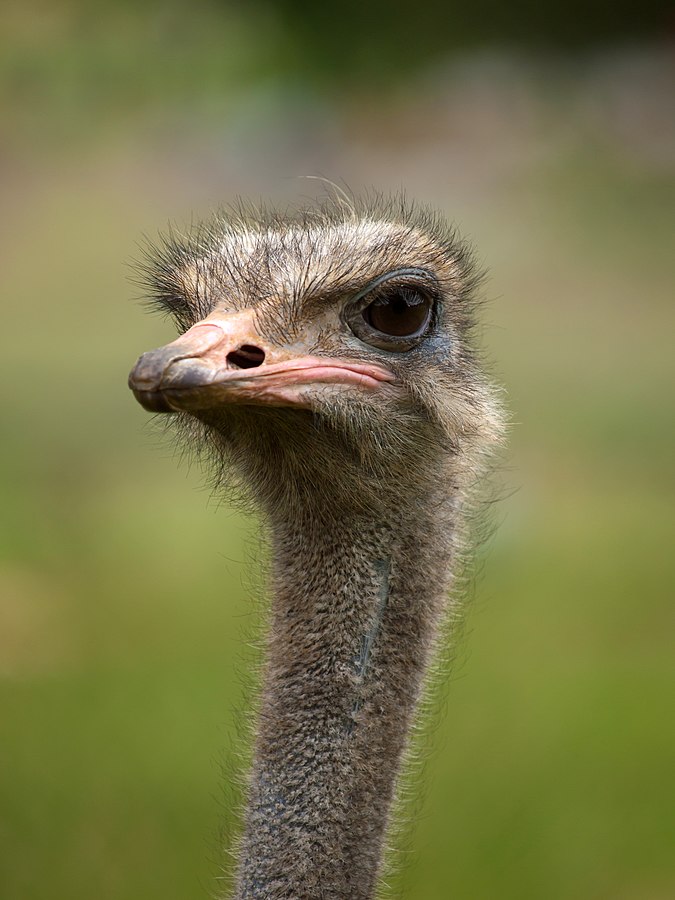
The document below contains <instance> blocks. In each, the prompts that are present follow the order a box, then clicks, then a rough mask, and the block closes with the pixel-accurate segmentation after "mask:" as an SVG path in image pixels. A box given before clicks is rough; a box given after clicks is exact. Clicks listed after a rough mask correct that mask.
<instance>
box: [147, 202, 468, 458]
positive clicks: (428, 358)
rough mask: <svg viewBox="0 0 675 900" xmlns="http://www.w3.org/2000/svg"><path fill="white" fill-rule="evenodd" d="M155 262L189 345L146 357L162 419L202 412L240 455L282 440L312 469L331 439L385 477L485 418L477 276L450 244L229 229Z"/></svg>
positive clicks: (372, 228) (152, 399) (392, 229)
mask: <svg viewBox="0 0 675 900" xmlns="http://www.w3.org/2000/svg"><path fill="white" fill-rule="evenodd" d="M151 262H152V263H153V269H152V272H151V274H150V278H149V280H150V281H151V283H152V284H153V287H154V292H155V295H156V297H157V298H158V299H159V301H160V302H161V303H162V305H163V306H164V307H168V308H169V309H170V310H171V311H172V313H173V314H174V316H175V318H176V319H177V321H178V324H179V327H181V329H182V330H183V333H182V334H181V335H180V337H179V338H178V339H177V340H175V341H173V342H172V343H170V344H168V345H166V346H165V347H162V348H160V349H157V350H152V351H150V352H148V353H145V354H143V356H141V357H140V359H139V360H138V362H137V363H136V366H135V367H134V369H133V371H132V372H131V375H130V378H129V384H130V387H131V388H132V390H133V392H134V394H135V396H136V398H137V399H138V401H139V402H140V403H141V404H142V405H143V406H144V407H145V408H146V409H148V410H149V411H152V412H167V413H171V412H179V413H187V414H188V415H189V416H192V417H195V418H196V419H199V420H201V421H202V422H204V423H206V424H207V425H208V426H209V427H210V428H211V429H212V430H215V431H216V432H217V434H218V435H219V438H220V440H221V441H222V442H223V443H224V444H228V443H230V444H232V443H233V442H234V443H235V444H237V443H238V444H239V446H236V447H235V448H234V449H235V451H240V452H241V451H244V452H245V451H246V450H248V449H250V448H251V447H254V446H258V447H261V446H262V445H263V443H264V442H262V443H261V434H262V433H263V432H265V431H267V430H269V429H272V430H275V429H276V431H277V432H279V430H281V431H283V433H284V435H285V440H286V444H287V445H288V444H291V445H293V452H294V453H295V454H297V453H298V452H300V453H302V452H304V453H306V454H307V455H310V456H311V453H312V445H313V442H315V441H317V440H319V442H323V444H325V435H326V429H330V430H332V432H333V433H334V434H338V436H339V438H340V441H341V443H342V445H343V446H344V447H347V446H350V445H351V447H352V450H353V451H354V452H356V453H357V455H360V456H361V457H362V458H363V457H364V455H365V456H367V457H369V458H370V459H371V461H372V460H373V454H375V455H377V454H380V455H381V459H380V460H379V465H377V464H376V468H380V467H381V465H382V464H386V465H387V466H391V465H392V464H394V465H395V464H396V460H397V459H398V460H399V462H400V463H401V464H402V465H405V461H404V459H403V457H404V456H405V455H406V454H407V453H408V452H409V451H412V448H413V445H414V444H415V443H416V444H417V452H419V446H420V444H424V443H425V441H426V443H427V444H428V443H430V442H433V441H434V440H436V441H438V440H441V439H442V440H445V441H446V442H449V443H450V444H457V442H458V441H459V440H460V439H461V436H462V434H463V433H469V432H472V431H475V429H476V427H477V426H476V423H477V421H478V420H479V419H480V418H481V417H482V416H483V413H484V411H485V410H484V408H483V405H482V404H483V401H484V395H483V394H482V390H481V388H482V386H481V384H480V381H479V379H478V378H477V376H476V375H475V372H474V369H473V362H472V358H471V353H470V351H469V350H468V347H467V345H466V330H467V327H468V321H469V313H468V310H467V308H466V307H467V293H468V285H467V280H468V278H469V274H468V272H467V266H466V259H465V256H464V254H463V252H462V250H461V247H458V246H457V245H455V244H452V243H451V242H450V243H449V242H447V241H445V242H444V241H441V240H439V239H438V237H435V236H434V235H433V234H429V233H427V232H425V231H423V230H421V229H420V228H417V227H412V226H410V225H407V224H400V223H391V222H385V221H374V220H371V219H369V218H365V219H362V220H357V221H353V220H350V221H345V222H337V223H332V224H330V225H319V224H315V225H312V224H309V225H307V224H305V225H287V226H284V225H280V224H277V226H276V227H268V228H259V229H257V230H250V229H246V228H242V227H237V228H233V227H227V226H221V228H220V230H219V229H218V228H216V227H213V228H212V229H211V230H210V231H209V232H208V240H206V239H204V237H203V236H202V238H201V240H198V241H193V242H192V243H191V244H182V245H178V244H176V243H168V244H167V247H166V249H165V251H164V252H163V253H162V254H160V255H159V256H158V257H157V258H156V259H154V260H151ZM242 444H243V445H248V446H242ZM413 452H414V451H413Z"/></svg>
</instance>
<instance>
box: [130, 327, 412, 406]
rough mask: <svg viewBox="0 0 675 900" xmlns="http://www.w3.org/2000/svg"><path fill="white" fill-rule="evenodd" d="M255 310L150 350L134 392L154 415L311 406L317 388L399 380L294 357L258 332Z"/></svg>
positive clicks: (364, 368)
mask: <svg viewBox="0 0 675 900" xmlns="http://www.w3.org/2000/svg"><path fill="white" fill-rule="evenodd" d="M253 317H254V314H253V312H252V311H251V310H244V311H243V312H239V313H224V312H219V311H216V312H215V313H212V314H211V315H210V316H207V318H206V319H204V320H203V321H201V322H198V323H197V324H196V325H193V326H192V328H190V329H189V330H188V331H186V332H185V334H183V335H181V336H180V337H179V338H178V339H177V340H175V341H172V342H171V343H170V344H167V345H166V346H165V347H160V348H159V349H157V350H150V351H149V352H148V353H144V354H143V355H142V356H141V357H140V358H139V360H138V362H137V363H136V365H135V366H134V368H133V369H132V371H131V374H130V375H129V387H130V388H131V390H132V391H133V392H134V395H135V397H136V399H137V400H138V402H139V403H140V404H141V406H143V407H144V408H145V409H147V410H149V411H150V412H175V411H177V410H184V411H186V412H196V411H198V410H202V409H211V408H213V407H218V406H225V405H228V404H230V403H244V404H269V405H272V406H297V407H306V408H311V396H312V394H313V393H315V391H316V388H317V386H320V385H326V384H336V385H345V386H352V387H358V388H361V389H363V390H370V391H372V390H377V389H378V388H381V386H382V384H383V382H392V381H394V380H395V379H394V376H393V374H392V373H391V372H389V371H388V370H387V369H385V368H383V367H382V366H379V365H377V364H375V363H363V362H357V361H354V362H351V361H348V360H341V359H332V358H330V357H318V356H294V355H293V354H292V353H291V351H290V350H288V349H283V348H279V347H273V346H272V345H271V344H269V342H267V341H265V340H263V338H262V337H261V336H260V335H259V334H258V333H257V331H256V329H255V325H254V318H253Z"/></svg>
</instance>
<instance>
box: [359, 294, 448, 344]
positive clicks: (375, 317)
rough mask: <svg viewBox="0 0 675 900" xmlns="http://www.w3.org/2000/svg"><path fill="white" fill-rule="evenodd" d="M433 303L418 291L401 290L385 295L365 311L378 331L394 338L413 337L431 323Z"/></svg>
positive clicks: (365, 315) (371, 324)
mask: <svg viewBox="0 0 675 900" xmlns="http://www.w3.org/2000/svg"><path fill="white" fill-rule="evenodd" d="M430 314H431V301H430V300H429V299H428V298H427V297H425V296H424V295H422V294H420V293H418V292H417V291H412V290H406V289H399V290H396V291H392V292H391V293H387V294H384V295H383V296H381V297H378V298H377V299H376V300H374V301H373V302H372V303H371V304H370V305H369V306H367V307H366V308H365V309H364V310H363V317H364V319H365V320H366V322H367V323H368V325H370V327H371V328H374V329H375V330H376V331H379V332H380V333H381V334H388V335H391V336H392V337H412V336H413V335H416V334H418V332H420V331H421V330H422V329H423V328H424V326H425V325H426V324H427V322H428V321H429V316H430Z"/></svg>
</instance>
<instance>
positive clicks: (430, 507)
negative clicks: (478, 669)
mask: <svg viewBox="0 0 675 900" xmlns="http://www.w3.org/2000/svg"><path fill="white" fill-rule="evenodd" d="M429 493H430V495H431V493H432V491H431V490H430V492H429ZM434 493H435V492H434ZM418 499H419V500H420V502H418V503H416V504H415V513H414V514H413V515H411V514H410V512H409V511H408V512H407V513H406V515H405V516H403V515H401V513H400V512H398V513H397V514H394V515H389V516H388V517H385V516H381V515H377V516H376V515H373V516H372V517H369V516H362V517H361V518H359V519H355V518H349V517H347V516H344V517H340V516H339V515H335V516H329V517H328V518H326V515H325V511H323V512H321V513H319V512H317V513H315V514H312V513H311V512H308V511H306V510H305V511H304V512H303V513H302V515H301V517H300V518H299V519H296V520H295V521H290V522H289V521H281V520H280V521H278V522H275V521H273V522H272V523H271V524H272V544H273V553H274V576H273V580H274V596H273V603H272V612H271V621H270V627H269V636H268V646H267V657H266V667H265V674H264V681H263V692H262V697H261V703H260V716H259V721H258V726H257V737H256V743H255V750H254V761H253V768H252V772H251V780H250V784H249V795H248V803H247V810H246V816H245V823H244V834H243V838H242V842H241V846H240V862H239V871H238V875H237V882H236V891H235V897H236V898H237V900H244V898H246V900H249V898H265V900H277V898H303V900H314V898H322V900H325V898H331V900H348V898H350V900H367V898H371V897H372V896H373V895H374V892H375V887H376V880H377V876H378V873H379V871H380V867H381V861H382V856H383V848H384V839H385V834H386V828H387V825H388V822H389V817H390V812H391V807H392V802H393V799H394V792H395V788H396V781H397V776H398V773H399V770H400V766H401V760H402V756H403V753H404V750H405V748H406V744H407V739H408V733H409V731H410V726H411V724H412V720H413V718H414V715H415V710H416V707H417V702H418V699H419V696H420V693H421V690H422V683H423V678H424V674H425V672H426V668H427V664H428V662H429V658H430V656H431V653H432V651H433V648H434V643H435V636H436V632H437V628H438V621H439V618H440V615H441V613H442V610H443V606H444V603H445V597H446V595H447V591H448V586H449V581H450V566H451V563H452V561H453V560H452V555H453V543H454V539H455V523H454V521H453V512H452V507H453V505H454V502H453V499H452V498H451V497H448V496H444V497H441V498H439V497H438V496H429V497H427V498H418ZM423 499H426V500H427V502H426V503H425V502H422V500H423Z"/></svg>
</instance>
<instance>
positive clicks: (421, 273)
mask: <svg viewBox="0 0 675 900" xmlns="http://www.w3.org/2000/svg"><path fill="white" fill-rule="evenodd" d="M406 275H408V276H413V277H414V278H417V279H420V280H422V279H423V280H424V281H426V282H431V286H433V288H434V289H435V290H437V282H436V279H435V278H434V276H433V275H432V274H431V272H428V271H427V270H426V269H417V268H414V267H408V268H405V269H395V270H394V271H393V272H385V274H384V275H380V276H379V277H378V278H375V279H374V280H373V281H371V282H370V284H367V285H366V286H365V287H364V288H362V289H361V290H360V291H359V292H358V294H356V295H355V296H354V297H352V299H351V301H350V305H351V306H355V305H356V304H357V303H358V302H359V300H363V298H364V297H367V296H368V294H370V293H372V291H374V290H375V288H378V287H379V286H380V285H381V284H384V283H385V282H387V281H390V280H392V279H393V278H401V277H405V276H406Z"/></svg>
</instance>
